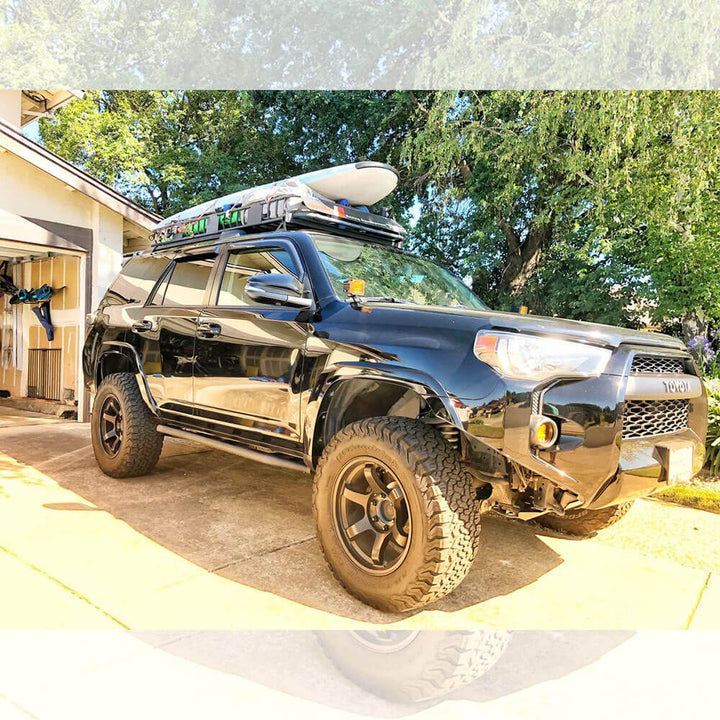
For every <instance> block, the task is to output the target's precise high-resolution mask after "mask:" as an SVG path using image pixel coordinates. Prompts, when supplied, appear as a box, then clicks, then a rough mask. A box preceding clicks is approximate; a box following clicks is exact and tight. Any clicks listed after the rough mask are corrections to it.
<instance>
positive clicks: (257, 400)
mask: <svg viewBox="0 0 720 720" xmlns="http://www.w3.org/2000/svg"><path fill="white" fill-rule="evenodd" d="M268 272H283V273H291V274H293V275H295V276H296V277H298V278H300V279H302V275H303V272H302V269H301V264H300V259H299V257H298V255H297V253H296V252H295V251H294V249H293V248H292V246H290V245H289V243H287V241H264V242H262V243H258V244H254V245H253V246H251V247H244V248H243V247H240V248H235V249H231V250H229V251H228V253H227V256H226V260H225V262H224V268H223V272H222V274H221V276H220V278H219V281H218V287H217V291H216V293H215V297H214V298H213V297H211V298H210V304H209V305H208V307H207V308H206V309H205V310H204V311H203V312H202V314H201V316H200V319H199V322H198V329H197V340H196V351H195V354H196V362H195V366H194V368H195V383H194V388H195V396H194V401H195V409H196V413H197V414H198V416H199V419H201V420H202V421H203V422H206V423H210V424H212V425H213V427H214V429H215V430H216V431H218V432H221V433H222V432H224V433H226V434H227V435H228V436H232V437H240V438H242V439H245V440H246V441H249V442H252V443H255V444H259V445H264V446H268V447H273V448H276V449H277V448H278V447H280V448H283V449H286V450H290V451H292V450H297V449H298V448H299V446H300V440H301V428H300V406H299V400H298V389H297V388H296V387H295V383H294V380H295V378H296V377H298V376H299V374H300V371H301V367H302V362H303V355H304V348H305V343H306V339H307V325H306V323H304V322H302V321H298V317H299V314H300V311H299V310H298V309H297V308H290V307H276V306H269V305H263V304H260V303H257V302H255V301H254V300H252V299H251V298H250V297H248V296H247V295H246V294H245V284H246V283H247V280H248V278H250V277H251V276H253V275H257V274H259V273H268Z"/></svg>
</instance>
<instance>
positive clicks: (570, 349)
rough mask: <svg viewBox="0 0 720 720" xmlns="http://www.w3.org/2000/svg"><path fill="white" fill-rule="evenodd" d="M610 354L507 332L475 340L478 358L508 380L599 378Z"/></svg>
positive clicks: (596, 348)
mask: <svg viewBox="0 0 720 720" xmlns="http://www.w3.org/2000/svg"><path fill="white" fill-rule="evenodd" d="M611 354H612V353H611V351H610V350H608V349H607V348H599V347H595V346H594V345H584V344H583V343H578V342H571V341H569V340H556V339H554V338H542V337H533V336H532V335H518V334H515V333H504V332H487V333H486V332H483V331H480V332H479V333H478V334H477V335H476V336H475V356H476V357H477V358H478V359H479V360H482V361H483V362H484V363H487V364H488V365H490V367H493V368H495V370H497V371H498V372H499V373H500V374H502V375H505V376H506V377H511V378H518V379H524V380H545V379H546V378H550V377H555V376H568V375H580V376H584V375H600V374H601V373H602V371H603V370H604V369H605V366H606V365H607V362H608V360H609V359H610V355H611Z"/></svg>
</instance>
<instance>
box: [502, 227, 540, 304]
mask: <svg viewBox="0 0 720 720" xmlns="http://www.w3.org/2000/svg"><path fill="white" fill-rule="evenodd" d="M498 224H499V226H500V229H501V230H502V231H503V235H504V236H505V243H506V245H507V262H506V264H505V267H504V268H503V272H502V279H501V286H502V288H503V289H504V290H506V291H507V292H509V293H510V294H511V295H517V294H518V293H519V292H520V291H521V290H522V289H523V287H525V285H526V283H527V281H528V280H529V279H530V278H531V277H532V275H533V273H534V272H535V270H536V268H537V266H538V264H539V262H540V257H541V256H542V252H543V250H544V249H545V248H546V247H547V246H548V245H549V244H550V240H551V238H552V227H553V226H552V221H551V220H550V221H547V222H544V223H542V224H541V225H532V226H531V227H530V229H529V230H528V232H527V234H526V236H525V239H524V240H521V238H520V235H519V233H518V232H517V230H516V229H515V228H514V227H513V226H512V225H511V224H510V223H509V222H508V221H507V220H505V219H501V220H499V221H498Z"/></svg>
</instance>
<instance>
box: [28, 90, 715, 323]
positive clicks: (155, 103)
mask: <svg viewBox="0 0 720 720" xmlns="http://www.w3.org/2000/svg"><path fill="white" fill-rule="evenodd" d="M719 125H720V104H718V94H717V93H715V92H654V91H653V92H590V91H573V92H550V91H523V92H518V91H500V92H490V91H488V92H471V91H462V92H411V91H370V92H355V91H339V92H319V91H311V92H303V91H298V92H294V91H292V92H291V91H282V92H271V91H248V92H238V91H230V92H217V91H188V92H169V91H167V92H166V91H163V92H139V91H135V92H130V91H105V92H89V93H88V94H87V95H86V97H85V98H84V99H82V100H79V101H75V102H73V103H70V104H68V105H67V106H66V107H65V108H63V109H62V110H61V111H60V112H59V113H57V115H56V116H55V117H54V118H53V119H51V120H44V121H42V123H41V133H42V138H43V140H44V142H46V143H47V145H48V146H49V147H50V148H51V149H53V150H55V151H56V152H58V153H59V154H60V155H63V156H64V157H67V158H68V159H70V160H72V161H73V162H76V163H79V164H80V165H82V166H84V167H85V168H86V169H88V170H89V171H90V172H92V173H94V174H95V175H97V176H98V177H100V179H102V180H105V181H106V182H109V183H111V184H114V185H116V186H117V187H119V188H120V189H121V190H123V191H125V192H126V193H128V194H129V195H130V196H131V197H133V198H135V199H137V200H138V201H139V202H143V203H145V204H146V205H148V206H149V207H152V208H154V209H155V210H156V211H157V212H160V213H162V214H168V213H170V212H174V211H176V210H178V209H180V208H182V207H187V206H189V205H191V204H194V203H196V202H199V201H202V200H204V199H207V198H210V197H214V196H217V195H219V194H222V193H226V192H230V191H232V190H235V189H238V188H240V187H244V186H247V185H253V184H257V183H259V182H265V181H267V180H268V178H277V177H283V176H287V175H289V174H293V173H296V172H299V171H304V170H311V169H314V168H318V167H323V166H327V165H331V164H336V163H343V162H348V161H352V160H362V159H373V160H381V161H385V162H390V163H392V164H393V165H395V166H396V167H398V168H399V169H400V185H399V188H398V191H397V192H396V193H394V195H393V197H392V198H391V200H390V202H391V203H392V204H393V207H394V210H395V213H396V215H397V216H398V217H401V218H403V219H404V221H405V222H406V224H407V225H408V228H409V229H410V234H409V239H408V245H409V247H411V248H412V249H414V250H415V251H416V252H418V253H420V254H423V255H426V256H428V257H430V258H432V259H435V260H438V261H440V262H441V263H442V264H444V265H446V266H448V267H449V268H451V269H452V270H454V271H455V272H457V273H458V274H460V275H461V276H465V277H471V278H472V281H473V285H474V287H475V289H476V290H477V291H478V293H479V294H480V295H481V296H482V297H483V298H485V299H486V300H487V301H488V302H490V303H491V305H493V306H495V307H498V308H508V307H510V306H511V305H515V304H519V303H525V304H529V305H530V306H531V307H532V309H533V311H535V312H539V313H546V314H558V315H564V316H568V317H574V318H578V319H584V320H599V321H603V322H610V323H621V324H639V323H641V322H643V321H644V319H645V316H646V315H647V314H649V315H650V316H651V319H652V321H653V322H654V323H656V324H661V323H667V322H669V321H673V320H680V321H682V324H683V327H684V331H685V334H686V335H691V334H696V333H697V332H703V331H704V323H705V321H706V320H708V319H710V320H720V302H719V300H718V296H719V295H720V263H718V262H716V258H717V257H718V254H719V252H720V239H719V238H720V233H719V232H718V231H719V230H720V228H718V222H719V221H718V217H719V216H720V213H719V212H718V211H719V210H720V207H718V204H719V203H720V187H719V186H718V182H719V181H718V168H720V132H718V131H719V130H720V127H719Z"/></svg>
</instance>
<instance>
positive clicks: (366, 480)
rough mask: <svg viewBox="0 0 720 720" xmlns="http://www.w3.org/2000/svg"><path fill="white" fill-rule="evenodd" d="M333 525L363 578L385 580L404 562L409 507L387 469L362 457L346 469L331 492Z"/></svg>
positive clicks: (402, 489)
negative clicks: (365, 575)
mask: <svg viewBox="0 0 720 720" xmlns="http://www.w3.org/2000/svg"><path fill="white" fill-rule="evenodd" d="M333 521H334V524H335V531H336V532H337V534H338V537H340V539H341V540H342V542H343V545H344V547H345V549H346V551H347V553H348V556H349V557H350V558H351V560H352V561H353V562H354V563H355V564H356V565H357V566H359V567H361V568H362V569H363V570H365V571H366V572H370V573H373V574H375V575H386V574H388V573H391V572H392V571H393V570H394V569H395V568H396V567H398V566H399V565H400V564H401V563H402V561H403V560H404V559H405V556H406V554H407V551H408V547H409V545H410V535H411V532H412V522H411V520H410V513H409V512H408V501H407V497H406V494H405V490H404V488H403V486H402V483H401V482H400V480H399V479H398V477H397V476H396V475H395V473H393V471H392V470H390V468H389V467H388V466H387V465H385V463H383V462H381V461H379V460H377V459H375V458H371V457H360V458H354V459H353V460H351V461H350V462H349V463H348V464H347V465H345V467H344V468H343V469H342V470H341V471H340V473H339V474H338V481H337V484H336V486H335V503H334V517H333Z"/></svg>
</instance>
